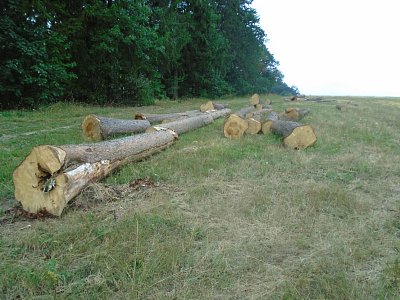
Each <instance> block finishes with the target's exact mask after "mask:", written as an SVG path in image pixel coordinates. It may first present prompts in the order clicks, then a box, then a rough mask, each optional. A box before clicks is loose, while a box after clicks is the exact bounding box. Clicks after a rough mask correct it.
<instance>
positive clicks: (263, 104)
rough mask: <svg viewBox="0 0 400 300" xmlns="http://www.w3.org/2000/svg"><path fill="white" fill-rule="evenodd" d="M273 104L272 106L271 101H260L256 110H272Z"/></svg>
mask: <svg viewBox="0 0 400 300" xmlns="http://www.w3.org/2000/svg"><path fill="white" fill-rule="evenodd" d="M271 104H272V101H271V100H262V99H260V101H259V103H257V104H256V105H254V107H255V108H256V109H258V110H263V109H271V108H272V107H271Z"/></svg>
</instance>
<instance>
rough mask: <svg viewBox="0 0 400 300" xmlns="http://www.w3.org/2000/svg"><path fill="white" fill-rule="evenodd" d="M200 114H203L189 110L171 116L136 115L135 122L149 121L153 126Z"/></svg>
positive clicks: (170, 114)
mask: <svg viewBox="0 0 400 300" xmlns="http://www.w3.org/2000/svg"><path fill="white" fill-rule="evenodd" d="M199 114H201V112H200V111H198V110H189V111H185V112H178V113H169V114H142V113H136V114H135V120H147V121H149V122H150V123H151V124H153V123H159V122H162V121H164V120H171V119H177V118H182V117H193V116H195V115H199Z"/></svg>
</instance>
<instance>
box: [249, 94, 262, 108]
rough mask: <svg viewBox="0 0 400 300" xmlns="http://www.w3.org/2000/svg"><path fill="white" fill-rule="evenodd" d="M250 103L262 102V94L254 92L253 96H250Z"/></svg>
mask: <svg viewBox="0 0 400 300" xmlns="http://www.w3.org/2000/svg"><path fill="white" fill-rule="evenodd" d="M249 103H250V105H253V106H254V105H257V104H259V103H260V95H259V94H257V93H256V94H253V96H251V97H250V99H249Z"/></svg>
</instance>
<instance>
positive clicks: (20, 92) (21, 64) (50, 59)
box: [0, 0, 74, 109]
mask: <svg viewBox="0 0 400 300" xmlns="http://www.w3.org/2000/svg"><path fill="white" fill-rule="evenodd" d="M44 7H45V6H44V5H43V2H41V1H35V2H32V1H28V0H5V1H2V2H1V4H0V12H1V17H0V99H1V102H0V103H1V108H3V109H7V108H15V107H34V106H37V105H38V104H40V103H48V102H54V101H57V100H59V98H60V96H61V95H63V93H64V91H65V89H66V87H67V85H68V83H69V82H70V80H71V79H72V78H74V74H73V73H72V72H71V71H70V69H71V67H73V63H72V62H71V59H70V55H69V52H68V50H69V45H70V44H69V42H68V41H67V39H66V36H64V35H63V34H61V33H59V32H56V31H54V30H53V28H52V26H51V24H52V21H53V19H52V15H51V14H49V13H48V11H46V10H44V9H43V8H44Z"/></svg>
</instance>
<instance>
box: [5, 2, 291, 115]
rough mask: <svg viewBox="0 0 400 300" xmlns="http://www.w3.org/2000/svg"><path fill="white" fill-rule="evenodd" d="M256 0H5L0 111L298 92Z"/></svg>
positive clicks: (136, 103)
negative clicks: (269, 37)
mask: <svg viewBox="0 0 400 300" xmlns="http://www.w3.org/2000/svg"><path fill="white" fill-rule="evenodd" d="M251 3H252V0H214V1H212V0H207V1H206V0H187V1H182V0H68V1H67V0H35V1H33V0H5V1H1V2H0V11H1V18H0V99H1V102H0V109H19V108H35V107H38V106H40V105H43V104H48V103H53V102H58V101H71V102H80V103H90V104H98V105H119V104H123V105H148V104H152V103H153V102H154V99H168V98H169V99H178V98H191V97H222V96H229V95H246V94H250V93H255V92H257V93H275V94H281V95H285V94H294V93H296V92H297V88H296V87H289V86H288V85H287V84H286V83H285V82H284V80H283V74H282V72H281V71H280V70H279V68H278V67H279V63H278V61H277V60H276V59H275V58H274V56H273V54H272V53H271V52H270V51H269V50H268V48H267V35H266V33H265V32H264V31H263V30H262V29H261V27H260V24H259V18H258V16H257V12H256V11H255V10H254V9H253V8H252V7H251Z"/></svg>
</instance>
